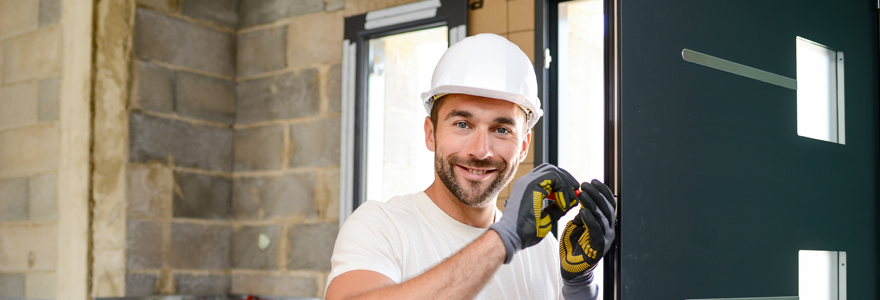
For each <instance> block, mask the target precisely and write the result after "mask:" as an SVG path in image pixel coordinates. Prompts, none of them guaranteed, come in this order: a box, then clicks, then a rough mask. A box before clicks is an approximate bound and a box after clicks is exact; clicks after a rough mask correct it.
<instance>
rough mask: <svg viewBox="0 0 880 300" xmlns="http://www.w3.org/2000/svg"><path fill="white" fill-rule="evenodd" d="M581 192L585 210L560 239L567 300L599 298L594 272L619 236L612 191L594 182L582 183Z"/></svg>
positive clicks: (615, 205) (560, 254)
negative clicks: (615, 230) (615, 229)
mask: <svg viewBox="0 0 880 300" xmlns="http://www.w3.org/2000/svg"><path fill="white" fill-rule="evenodd" d="M581 191H582V192H581V193H580V195H579V196H578V200H579V202H580V203H581V210H580V211H579V212H578V215H577V216H576V217H575V218H574V219H573V220H571V221H569V222H568V224H566V226H565V230H564V231H563V232H562V235H561V237H560V239H559V256H560V257H559V260H560V263H561V265H562V268H561V271H562V281H563V283H564V285H563V287H562V295H563V296H564V297H565V299H567V300H572V299H595V298H596V297H598V292H599V290H598V287H597V286H596V285H594V284H592V282H593V270H595V269H596V266H597V265H598V263H599V260H600V259H602V256H604V255H605V253H607V252H608V249H609V248H611V243H613V242H614V238H615V236H616V234H615V232H614V226H615V224H616V223H617V221H616V219H615V212H616V209H617V201H616V199H614V195H613V194H612V193H611V189H609V188H608V186H606V185H605V184H603V183H602V182H600V181H598V180H595V179H593V181H592V182H590V183H586V182H584V183H583V184H581Z"/></svg>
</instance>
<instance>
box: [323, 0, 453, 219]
mask: <svg viewBox="0 0 880 300" xmlns="http://www.w3.org/2000/svg"><path fill="white" fill-rule="evenodd" d="M466 23H467V0H424V1H419V2H413V3H409V4H404V5H400V6H395V7H390V8H386V9H381V10H377V11H372V12H369V13H366V14H363V15H357V16H352V17H348V18H346V19H345V40H344V41H343V49H344V50H343V63H342V124H341V125H342V136H341V148H342V151H341V152H342V154H341V160H340V163H341V166H340V193H339V194H340V195H339V197H340V208H339V212H340V213H339V224H340V226H342V223H343V222H345V219H346V217H347V216H348V215H350V214H351V212H352V211H354V209H356V208H357V207H358V205H360V204H361V203H363V202H364V201H367V200H376V201H387V200H388V199H389V198H391V197H392V196H396V195H402V194H406V193H414V192H418V191H421V190H424V189H425V188H427V187H428V185H430V184H431V182H432V181H433V179H434V177H433V154H432V153H431V152H430V151H428V150H427V148H426V147H425V143H424V140H425V134H424V130H423V129H422V124H423V123H424V118H425V116H427V113H425V111H424V108H423V106H422V105H421V103H420V101H419V99H418V96H419V93H420V92H422V89H424V88H425V87H426V86H427V85H428V83H429V82H430V80H431V74H432V72H433V70H434V66H435V65H436V64H437V61H438V60H439V59H440V56H442V55H443V52H444V51H446V48H447V47H448V46H449V45H451V44H453V43H455V42H457V41H459V40H461V39H463V38H464V37H465V34H466V29H465V24H466Z"/></svg>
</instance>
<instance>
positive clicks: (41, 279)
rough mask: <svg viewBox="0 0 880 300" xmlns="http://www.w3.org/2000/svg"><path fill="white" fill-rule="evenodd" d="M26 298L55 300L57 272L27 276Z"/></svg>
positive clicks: (25, 280)
mask: <svg viewBox="0 0 880 300" xmlns="http://www.w3.org/2000/svg"><path fill="white" fill-rule="evenodd" d="M24 296H25V298H28V299H55V272H45V273H29V274H27V275H25V277H24Z"/></svg>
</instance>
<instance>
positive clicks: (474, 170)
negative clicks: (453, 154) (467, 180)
mask: <svg viewBox="0 0 880 300" xmlns="http://www.w3.org/2000/svg"><path fill="white" fill-rule="evenodd" d="M459 167H461V168H462V169H464V170H465V171H468V172H470V173H471V174H474V175H483V174H486V173H490V172H495V170H479V169H471V168H468V167H465V166H462V165H459Z"/></svg>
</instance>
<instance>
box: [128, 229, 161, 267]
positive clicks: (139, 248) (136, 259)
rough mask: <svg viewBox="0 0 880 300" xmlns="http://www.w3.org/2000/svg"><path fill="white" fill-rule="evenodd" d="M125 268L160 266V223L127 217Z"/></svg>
mask: <svg viewBox="0 0 880 300" xmlns="http://www.w3.org/2000/svg"><path fill="white" fill-rule="evenodd" d="M127 231H128V233H127V234H126V242H125V244H126V247H125V248H126V249H127V250H128V253H127V255H126V260H127V261H126V268H127V269H129V270H142V269H158V268H161V267H162V223H161V222H159V221H149V220H138V219H128V228H127Z"/></svg>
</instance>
